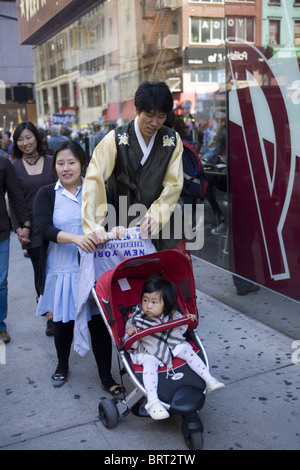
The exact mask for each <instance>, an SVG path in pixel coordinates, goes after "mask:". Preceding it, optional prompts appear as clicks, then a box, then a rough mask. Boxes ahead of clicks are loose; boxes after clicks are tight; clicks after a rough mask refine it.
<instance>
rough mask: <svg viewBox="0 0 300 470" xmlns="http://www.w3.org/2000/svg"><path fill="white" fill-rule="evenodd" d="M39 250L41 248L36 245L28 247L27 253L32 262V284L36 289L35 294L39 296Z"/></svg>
mask: <svg viewBox="0 0 300 470" xmlns="http://www.w3.org/2000/svg"><path fill="white" fill-rule="evenodd" d="M40 250H41V248H40V247H39V246H38V247H36V248H28V250H27V253H28V255H29V258H30V261H31V263H32V267H33V271H34V286H35V290H36V295H37V296H38V297H39V296H40V290H39V282H38V279H39V265H40Z"/></svg>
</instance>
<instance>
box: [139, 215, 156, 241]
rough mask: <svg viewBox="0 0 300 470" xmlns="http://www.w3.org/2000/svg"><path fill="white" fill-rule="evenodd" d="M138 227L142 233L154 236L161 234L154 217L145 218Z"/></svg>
mask: <svg viewBox="0 0 300 470" xmlns="http://www.w3.org/2000/svg"><path fill="white" fill-rule="evenodd" d="M137 225H140V227H141V231H142V232H145V233H147V234H148V235H152V236H154V235H156V234H157V233H158V232H159V227H158V224H157V222H156V221H155V220H154V219H153V217H144V218H143V219H142V220H141V222H139V223H138V224H137Z"/></svg>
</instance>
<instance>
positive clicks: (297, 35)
mask: <svg viewBox="0 0 300 470" xmlns="http://www.w3.org/2000/svg"><path fill="white" fill-rule="evenodd" d="M294 44H295V46H300V20H299V21H298V20H296V21H295V24H294Z"/></svg>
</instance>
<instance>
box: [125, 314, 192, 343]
mask: <svg viewBox="0 0 300 470" xmlns="http://www.w3.org/2000/svg"><path fill="white" fill-rule="evenodd" d="M192 323H195V320H192V319H191V318H188V317H183V318H179V319H178V320H172V321H169V322H166V323H162V324H160V325H156V326H150V327H149V328H144V329H143V330H141V331H138V333H135V334H134V335H132V336H130V337H129V338H128V339H127V340H126V341H125V343H124V345H123V346H124V348H125V349H126V350H127V351H128V349H130V348H131V346H132V344H133V343H134V342H135V341H138V340H140V339H142V338H143V337H144V336H149V335H153V334H154V333H158V332H161V331H165V330H172V329H173V328H177V327H179V326H182V325H189V324H192Z"/></svg>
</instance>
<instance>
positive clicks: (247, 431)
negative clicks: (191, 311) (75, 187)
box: [0, 234, 300, 455]
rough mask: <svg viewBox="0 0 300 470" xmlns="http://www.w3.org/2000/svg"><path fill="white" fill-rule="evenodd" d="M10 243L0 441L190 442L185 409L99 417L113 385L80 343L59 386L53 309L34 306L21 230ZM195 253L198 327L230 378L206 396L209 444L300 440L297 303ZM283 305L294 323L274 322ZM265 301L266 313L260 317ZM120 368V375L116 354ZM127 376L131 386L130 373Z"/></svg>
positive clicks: (264, 445)
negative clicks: (253, 287) (249, 285)
mask: <svg viewBox="0 0 300 470" xmlns="http://www.w3.org/2000/svg"><path fill="white" fill-rule="evenodd" d="M10 246H11V254H10V270H9V305H8V307H9V313H8V318H7V326H8V331H9V334H10V335H11V342H10V343H9V344H7V345H6V348H5V353H6V363H5V364H0V396H1V421H0V450H103V451H105V454H107V455H112V454H113V452H114V451H115V452H116V451H125V450H126V451H129V452H130V451H132V453H133V454H134V451H136V450H140V449H143V450H147V451H161V453H162V454H167V453H169V454H170V453H172V454H178V453H182V452H183V451H187V447H186V445H185V443H184V440H183V437H182V432H181V417H178V416H171V417H170V418H169V419H167V420H164V421H153V420H151V419H150V418H139V417H136V416H134V415H133V414H132V413H130V414H128V415H127V416H126V417H123V418H120V419H119V422H118V425H117V427H115V428H113V429H106V428H105V427H104V426H103V425H102V423H101V421H99V419H98V403H99V399H100V398H101V397H103V396H106V397H108V398H109V395H108V394H107V393H106V392H104V391H103V390H102V389H101V386H100V382H99V378H98V373H97V368H96V364H95V361H94V357H93V355H92V353H90V352H89V353H88V354H87V355H86V356H85V357H84V358H81V357H80V356H78V355H77V354H76V353H75V352H74V351H73V352H72V353H71V358H70V374H69V378H68V382H67V383H66V384H65V385H64V386H62V387H61V388H58V389H56V388H54V387H53V386H52V384H51V379H50V377H51V375H52V373H53V372H54V369H55V367H56V353H55V348H54V344H53V337H47V336H46V335H45V328H46V319H45V318H44V317H36V316H35V309H36V302H35V292H34V287H33V286H34V284H33V271H32V267H31V262H30V260H29V259H27V258H24V256H23V253H22V250H21V248H20V246H19V245H18V241H17V239H16V236H15V235H14V234H12V235H11V245H10ZM193 262H194V270H195V279H196V282H197V286H198V289H197V297H198V307H199V314H200V322H199V326H198V333H199V336H200V338H201V340H202V341H203V345H204V347H205V350H206V352H207V355H208V359H209V364H210V368H211V371H212V373H213V375H215V376H216V377H217V378H219V379H220V380H222V381H224V382H225V384H226V388H225V389H224V390H223V391H221V392H220V393H218V394H215V395H211V396H208V397H207V399H206V403H205V405H204V407H203V409H202V410H201V412H200V417H201V420H202V422H203V425H204V447H203V450H204V451H205V450H227V449H236V450H254V449H255V450H260V449H264V450H279V449H288V450H292V449H293V450H294V449H299V448H300V427H299V423H300V410H299V398H300V364H299V363H298V364H297V362H299V358H300V342H299V344H298V343H295V339H296V340H297V339H299V340H300V334H299V335H298V332H299V331H300V326H299V324H300V314H299V304H297V303H296V302H293V301H289V300H286V299H283V298H281V297H280V296H278V295H277V294H274V293H271V292H269V291H267V290H265V289H262V290H261V291H259V292H257V293H253V294H251V295H249V296H247V299H246V298H238V296H236V294H235V292H234V287H233V284H232V283H231V280H230V275H228V273H224V272H221V270H219V269H217V268H214V267H210V266H209V265H205V266H203V264H202V262H201V261H200V260H195V259H194V261H193ZM212 281H213V285H211V284H210V283H211V282H212ZM200 288H201V289H200ZM205 289H207V292H206V291H205ZM225 292H226V294H225ZM219 295H221V296H222V295H225V297H224V298H218V296H219ZM279 297H280V299H279ZM280 305H281V307H280ZM237 306H238V307H239V308H237ZM287 307H288V308H287ZM280 308H284V310H283V311H280V312H279V314H280V318H281V319H284V318H286V320H281V324H287V325H289V326H288V328H287V329H285V328H283V329H282V328H279V327H277V326H278V325H279V324H280V318H279V319H278V318H277V323H276V321H275V320H274V321H272V322H271V326H269V325H268V324H267V323H268V322H267V319H268V318H269V317H270V316H271V317H273V316H275V317H276V315H273V313H272V312H273V311H275V312H277V313H278V310H279V309H280ZM289 308H291V312H292V313H291V319H290V311H289ZM245 310H246V311H245ZM267 310H268V312H269V313H267ZM258 311H259V312H260V314H259V315H261V316H263V318H256V317H257V312H258ZM297 313H298V317H297ZM259 315H258V316H259ZM291 325H292V326H293V327H291ZM279 326H280V325H279ZM290 330H291V331H290ZM282 331H283V332H282ZM294 331H296V333H294ZM290 333H291V334H290ZM297 335H298V336H297ZM293 346H294V347H296V348H295V349H293ZM297 349H298V351H299V353H298V354H297ZM295 358H296V361H295ZM292 359H294V362H296V363H293V360H292ZM297 359H298V360H297ZM113 373H114V376H115V378H118V366H117V360H116V354H114V361H113ZM124 382H125V386H126V388H127V390H129V391H130V390H131V389H132V388H133V387H132V385H131V383H130V381H129V380H128V378H127V377H125V378H124ZM170 451H171V452H170Z"/></svg>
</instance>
